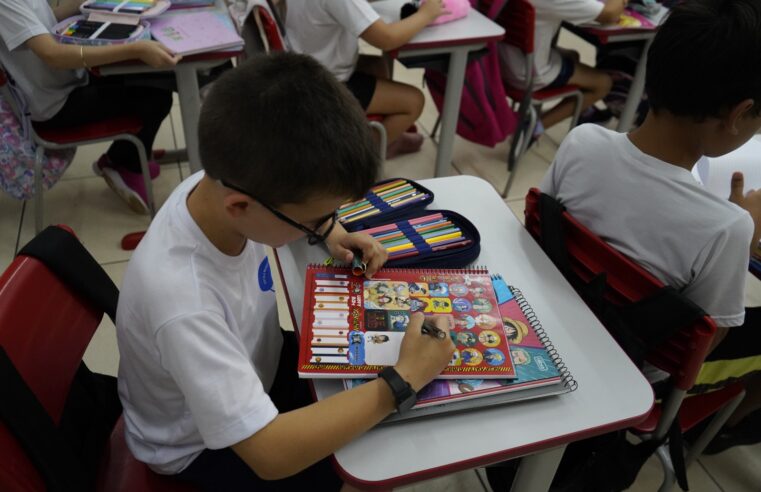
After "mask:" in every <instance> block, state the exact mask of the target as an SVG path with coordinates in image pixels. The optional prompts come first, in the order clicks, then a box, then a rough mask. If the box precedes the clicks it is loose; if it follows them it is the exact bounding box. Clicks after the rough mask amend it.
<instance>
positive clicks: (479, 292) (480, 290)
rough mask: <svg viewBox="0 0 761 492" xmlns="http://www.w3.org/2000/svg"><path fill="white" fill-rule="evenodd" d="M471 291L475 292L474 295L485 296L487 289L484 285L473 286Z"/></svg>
mask: <svg viewBox="0 0 761 492" xmlns="http://www.w3.org/2000/svg"><path fill="white" fill-rule="evenodd" d="M470 293H471V294H473V297H483V296H484V294H486V289H484V288H483V287H480V286H479V287H471V288H470Z"/></svg>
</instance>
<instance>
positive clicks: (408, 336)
mask: <svg viewBox="0 0 761 492" xmlns="http://www.w3.org/2000/svg"><path fill="white" fill-rule="evenodd" d="M424 318H425V317H424V316H423V315H422V314H421V313H415V314H413V315H412V316H411V318H410V323H409V325H407V330H406V332H405V334H404V339H402V346H401V349H400V350H399V361H398V362H397V363H396V366H395V369H396V371H397V372H398V373H399V375H400V376H401V377H402V378H403V379H404V380H405V381H407V382H408V383H410V386H412V389H414V390H415V391H420V389H421V388H422V387H423V386H425V385H426V384H428V383H430V382H431V380H432V379H433V378H435V377H436V376H438V375H439V374H441V371H443V370H444V368H445V367H447V365H448V364H449V362H450V361H451V360H452V354H453V353H454V350H455V347H454V343H453V342H452V338H451V337H450V336H449V328H450V327H451V326H452V325H454V320H453V319H452V317H451V316H442V315H440V316H432V317H431V319H433V320H434V321H435V323H436V326H437V327H438V328H439V329H440V330H441V331H443V332H444V333H446V334H447V336H446V338H444V339H443V340H441V339H439V338H435V337H432V336H430V335H424V334H423V333H422V331H421V329H422V327H423V319H424Z"/></svg>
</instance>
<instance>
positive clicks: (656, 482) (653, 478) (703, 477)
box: [627, 456, 730, 492]
mask: <svg viewBox="0 0 761 492" xmlns="http://www.w3.org/2000/svg"><path fill="white" fill-rule="evenodd" d="M662 480H663V468H662V467H661V464H660V462H659V461H658V458H656V457H655V456H653V457H651V458H650V459H649V460H648V461H647V463H645V466H643V467H642V470H640V472H639V475H638V476H637V480H636V481H635V482H634V485H632V486H631V487H630V488H629V489H627V490H629V492H654V491H656V490H658V487H660V484H661V481H662ZM687 481H688V482H689V486H690V492H724V491H722V489H721V488H720V487H719V486H718V485H717V484H716V482H714V481H713V479H712V478H711V476H710V475H708V474H707V473H706V471H705V470H704V469H703V467H702V466H700V464H699V463H695V464H694V465H693V466H691V467H690V469H689V470H688V471H687ZM676 490H678V487H677V488H676ZM726 490H730V489H726Z"/></svg>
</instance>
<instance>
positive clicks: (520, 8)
mask: <svg viewBox="0 0 761 492" xmlns="http://www.w3.org/2000/svg"><path fill="white" fill-rule="evenodd" d="M496 22H497V24H499V25H500V26H502V27H503V28H504V29H505V37H504V38H503V39H502V42H504V43H506V44H509V45H510V46H515V47H516V48H518V49H519V50H521V51H522V52H523V54H524V55H526V56H528V55H531V54H533V53H534V29H535V27H536V25H535V22H536V12H535V10H534V6H533V5H531V3H529V2H528V0H507V4H506V5H505V6H504V7H503V8H502V10H501V11H500V13H499V15H498V16H497V18H496Z"/></svg>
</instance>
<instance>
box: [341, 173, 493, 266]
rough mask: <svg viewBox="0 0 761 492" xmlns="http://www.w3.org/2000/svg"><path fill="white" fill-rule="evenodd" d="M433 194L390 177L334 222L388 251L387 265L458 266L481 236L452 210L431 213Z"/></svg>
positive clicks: (473, 254)
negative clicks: (378, 243)
mask: <svg viewBox="0 0 761 492" xmlns="http://www.w3.org/2000/svg"><path fill="white" fill-rule="evenodd" d="M433 198H434V195H433V192H432V191H431V190H429V189H428V188H426V187H424V186H422V185H421V184H419V183H416V182H415V181H412V180H409V179H404V178H392V179H387V180H385V181H381V182H379V183H377V184H376V185H375V186H373V187H372V188H371V189H370V191H369V192H368V193H367V194H366V195H365V197H364V198H363V199H362V200H358V201H356V202H352V203H350V204H344V205H342V206H341V208H339V210H338V220H339V222H341V224H343V226H344V228H345V229H346V230H347V231H350V232H358V231H362V232H366V233H368V234H370V235H371V236H373V237H375V238H376V239H378V241H380V242H381V244H383V246H384V247H385V248H386V250H387V251H388V253H389V258H388V261H387V262H386V265H387V266H389V267H409V266H415V267H419V266H422V267H427V268H462V267H465V266H467V265H470V264H471V263H473V262H474V261H475V259H476V258H478V255H479V254H480V253H481V235H480V234H479V233H478V230H477V229H476V227H475V226H474V225H473V223H472V222H470V221H469V220H468V219H466V218H465V217H463V216H462V215H460V214H458V213H456V212H452V211H451V210H429V209H427V208H426V207H427V206H428V205H429V204H430V203H431V202H432V201H433Z"/></svg>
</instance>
